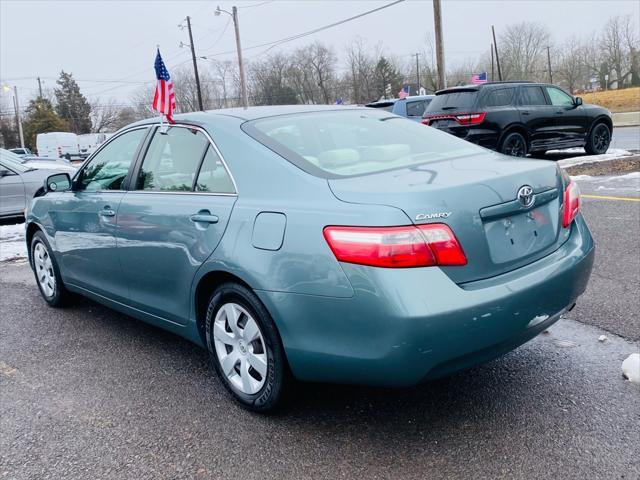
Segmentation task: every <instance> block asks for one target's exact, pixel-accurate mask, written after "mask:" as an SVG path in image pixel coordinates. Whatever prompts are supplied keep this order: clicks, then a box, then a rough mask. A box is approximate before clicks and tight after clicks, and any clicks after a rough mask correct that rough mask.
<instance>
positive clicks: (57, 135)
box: [36, 132, 80, 160]
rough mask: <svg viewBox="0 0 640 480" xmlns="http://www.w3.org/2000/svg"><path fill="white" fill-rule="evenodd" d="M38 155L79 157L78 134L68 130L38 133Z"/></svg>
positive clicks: (68, 158)
mask: <svg viewBox="0 0 640 480" xmlns="http://www.w3.org/2000/svg"><path fill="white" fill-rule="evenodd" d="M36 147H37V150H38V156H39V157H51V158H66V159H67V160H71V158H72V157H80V144H79V142H78V136H77V135H76V134H75V133H70V132H49V133H39V134H38V136H37V137H36Z"/></svg>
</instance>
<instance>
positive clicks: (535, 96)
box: [518, 85, 560, 151]
mask: <svg viewBox="0 0 640 480" xmlns="http://www.w3.org/2000/svg"><path fill="white" fill-rule="evenodd" d="M518 95H519V99H518V110H519V112H520V121H521V122H522V123H523V124H524V125H525V127H526V129H527V132H528V134H529V141H530V147H529V150H530V151H535V150H546V149H548V148H550V147H554V146H556V145H557V144H558V142H559V141H560V135H559V134H558V130H557V127H556V121H555V108H554V107H553V106H552V105H550V104H549V103H548V101H547V96H546V95H545V93H544V91H543V89H542V87H541V86H539V85H522V86H520V87H519V92H518Z"/></svg>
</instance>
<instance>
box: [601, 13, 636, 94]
mask: <svg viewBox="0 0 640 480" xmlns="http://www.w3.org/2000/svg"><path fill="white" fill-rule="evenodd" d="M600 42H601V45H602V54H603V58H604V59H605V61H606V62H607V64H608V65H609V67H610V69H611V72H612V73H613V72H615V76H613V75H610V78H609V85H610V86H611V85H612V84H614V83H615V84H616V85H617V87H618V88H620V87H622V86H623V84H624V82H625V80H626V79H627V77H628V76H630V75H631V70H632V63H633V54H634V52H635V51H636V50H638V34H637V27H636V26H635V25H634V22H633V18H632V17H631V15H626V16H617V17H612V18H610V19H609V20H608V21H607V23H606V24H605V26H604V29H603V31H602V35H601V38H600Z"/></svg>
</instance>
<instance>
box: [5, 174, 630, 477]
mask: <svg viewBox="0 0 640 480" xmlns="http://www.w3.org/2000/svg"><path fill="white" fill-rule="evenodd" d="M590 188H591V187H590V186H589V185H585V186H583V187H582V189H583V192H585V193H587V194H588V192H590V190H589V189H590ZM593 188H594V190H593V192H591V193H598V190H597V187H596V186H594V187H593ZM583 211H584V213H585V216H586V218H587V221H588V222H589V225H590V227H591V228H592V230H593V233H594V236H595V238H596V242H597V244H598V252H597V259H596V264H595V270H594V274H593V276H592V279H591V283H590V285H589V288H588V291H587V293H586V294H585V295H584V296H583V298H582V299H581V301H580V302H579V303H578V306H577V307H576V308H575V309H574V310H573V311H572V312H571V313H570V314H569V316H568V318H567V319H564V320H561V321H560V322H558V323H557V324H556V325H554V326H553V327H551V329H550V330H549V331H548V333H546V334H542V335H540V336H539V337H537V338H536V339H535V340H533V341H532V342H530V343H528V344H527V345H525V346H523V347H521V348H519V349H517V350H516V351H514V352H512V353H510V354H508V355H506V356H505V357H503V358H501V359H499V360H496V361H494V362H491V363H489V364H486V365H484V366H480V367H477V368H474V369H472V370H469V371H466V372H462V373H459V374H457V375H455V376H453V377H450V378H446V379H443V380H439V381H436V382H433V383H430V384H427V385H423V386H421V387H418V388H413V389H405V390H385V389H370V388H355V387H343V386H333V385H298V386H297V388H296V391H295V392H294V398H293V399H292V400H291V401H290V402H289V406H288V408H287V409H285V410H284V411H283V412H281V413H279V414H278V415H274V416H267V417H263V416H258V415H254V414H251V413H248V412H246V411H244V410H242V409H240V408H239V407H237V406H236V405H235V404H234V403H233V402H232V401H231V400H230V399H229V398H228V397H227V395H226V393H225V391H224V389H223V388H222V387H221V385H219V384H218V382H217V381H216V379H215V378H214V376H213V374H212V373H211V372H210V371H209V369H208V365H207V356H206V354H205V352H204V351H202V350H200V349H198V348H196V347H194V346H192V345H191V344H189V343H187V342H186V341H184V340H182V339H180V338H178V337H176V336H174V335H172V334H169V333H166V332H164V331H161V330H159V329H156V328H153V327H150V326H148V325H146V324H144V323H141V322H137V321H135V320H133V319H131V318H128V317H126V316H123V315H120V314H118V313H115V312H113V311H111V310H109V309H107V308H104V307H102V306H100V305H98V304H95V303H93V302H90V301H88V300H79V301H78V303H77V304H76V305H75V306H73V307H71V308H68V309H65V310H55V309H50V308H48V307H46V306H45V304H44V302H43V301H42V300H41V299H40V297H39V294H38V291H37V289H36V287H35V283H34V281H33V279H32V274H31V271H30V270H29V268H28V266H27V265H26V264H25V263H24V261H22V262H5V263H0V288H1V290H0V291H1V292H2V299H1V302H0V478H3V479H4V478H7V479H34V478H38V479H46V478H51V479H59V478H78V479H85V478H113V479H122V478H136V479H147V478H149V479H151V478H153V479H158V478H161V479H164V478H166V479H173V478H196V479H198V478H216V477H217V478H243V479H251V478H256V479H257V478H260V479H270V478H274V479H285V478H296V479H299V478H332V479H333V478H372V479H373V478H407V479H412V478H525V477H527V478H531V477H536V478H538V477H547V478H552V477H553V478H555V477H564V478H591V479H595V478H602V479H612V478H627V479H633V478H640V461H638V455H637V454H638V452H639V451H640V435H638V431H640V388H639V386H638V385H633V384H631V383H629V382H627V381H624V380H623V378H622V376H621V371H620V364H621V362H622V360H623V359H624V358H625V357H626V356H627V355H629V354H630V353H633V352H637V351H639V349H640V346H639V344H638V343H637V342H638V340H640V318H639V312H640V299H638V295H637V292H638V291H639V288H640V255H638V253H639V252H640V238H639V237H638V235H637V228H638V226H639V225H640V202H627V201H609V200H601V199H592V198H585V199H584V207H583ZM603 329H604V330H603ZM603 334H604V335H606V336H607V340H606V341H604V342H599V341H598V337H599V336H600V335H603Z"/></svg>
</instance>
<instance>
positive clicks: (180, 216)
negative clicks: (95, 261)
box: [117, 126, 236, 324]
mask: <svg viewBox="0 0 640 480" xmlns="http://www.w3.org/2000/svg"><path fill="white" fill-rule="evenodd" d="M235 201H236V190H235V187H234V183H233V180H232V177H231V175H230V174H229V172H228V170H227V169H226V166H225V165H224V162H223V161H222V158H221V156H220V154H219V152H218V151H217V149H216V148H215V146H214V145H213V144H212V143H211V142H210V140H209V138H208V136H207V135H206V134H205V133H204V131H203V130H201V129H199V128H194V127H187V126H173V127H171V128H170V129H169V130H168V131H167V132H166V133H160V132H159V131H158V130H156V132H155V134H154V135H153V138H152V139H151V142H150V143H149V146H148V148H147V151H146V154H145V155H144V158H143V159H142V162H141V165H139V166H138V168H137V169H136V173H135V174H134V180H133V181H132V185H131V188H130V190H129V191H128V192H127V194H126V195H125V197H124V199H123V200H122V202H121V204H120V209H119V211H118V233H117V241H118V258H119V261H120V264H121V265H122V270H123V276H124V279H125V281H126V282H127V284H128V285H129V291H130V299H129V303H130V304H131V305H132V306H133V307H134V308H138V309H140V310H143V311H145V312H147V313H150V314H152V315H155V316H157V317H161V318H163V319H165V320H169V321H171V322H174V323H179V324H184V323H186V321H187V319H188V318H189V309H190V305H191V303H190V290H191V282H192V280H193V278H194V276H195V273H196V271H197V270H198V268H199V267H200V265H202V263H203V262H204V261H205V260H206V259H207V258H208V257H209V256H210V255H211V254H212V253H213V251H214V250H215V248H216V246H217V245H218V243H219V242H220V240H221V238H222V235H223V233H224V231H225V228H226V225H227V222H228V220H229V217H230V215H231V210H232V208H233V205H234V203H235Z"/></svg>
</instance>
